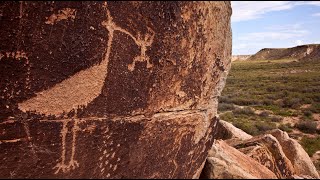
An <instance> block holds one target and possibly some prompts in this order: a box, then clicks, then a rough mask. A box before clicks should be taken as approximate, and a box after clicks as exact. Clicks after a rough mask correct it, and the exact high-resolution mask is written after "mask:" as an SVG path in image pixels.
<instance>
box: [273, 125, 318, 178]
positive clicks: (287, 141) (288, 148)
mask: <svg viewBox="0 0 320 180" xmlns="http://www.w3.org/2000/svg"><path fill="white" fill-rule="evenodd" d="M268 133H270V134H272V135H273V136H274V137H276V138H277V140H278V141H279V143H280V144H281V146H282V149H283V152H284V153H285V154H286V156H287V157H288V158H289V159H290V161H291V162H292V165H293V167H294V169H295V173H296V174H297V175H298V176H302V175H307V176H311V177H313V178H318V179H319V178H320V177H319V174H318V172H317V169H316V167H315V166H314V165H313V163H312V160H311V159H310V157H309V155H308V153H307V152H306V151H305V150H304V149H303V148H302V146H301V145H300V144H299V143H298V142H297V141H296V140H294V139H292V138H290V137H289V135H288V133H286V132H283V131H281V130H279V129H275V130H272V131H270V132H268Z"/></svg>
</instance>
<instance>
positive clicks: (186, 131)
mask: <svg viewBox="0 0 320 180" xmlns="http://www.w3.org/2000/svg"><path fill="white" fill-rule="evenodd" d="M0 12H1V17H0V24H1V29H0V39H1V41H0V77H1V81H0V129H1V133H0V150H1V154H0V158H1V159H2V161H1V162H0V178H197V176H198V175H199V172H200V170H201V166H202V165H203V163H204V161H205V159H206V156H207V152H208V150H209V149H210V148H211V146H212V143H213V138H214V137H213V136H212V134H214V132H215V129H216V126H215V125H216V121H217V120H216V118H215V116H216V109H217V98H218V97H217V96H218V95H219V94H220V92H221V90H222V88H223V86H224V83H225V82H224V80H225V78H226V75H227V74H228V70H229V68H230V60H231V30H230V16H231V5H230V2H222V1H221V2H172V3H166V2H108V3H107V2H79V1H78V2H77V1H74V2H60V1H57V2H3V3H1V7H0Z"/></svg>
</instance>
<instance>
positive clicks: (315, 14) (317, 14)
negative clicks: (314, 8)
mask: <svg viewBox="0 0 320 180" xmlns="http://www.w3.org/2000/svg"><path fill="white" fill-rule="evenodd" d="M312 16H320V13H314V14H312Z"/></svg>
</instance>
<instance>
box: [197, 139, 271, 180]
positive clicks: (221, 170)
mask: <svg viewBox="0 0 320 180" xmlns="http://www.w3.org/2000/svg"><path fill="white" fill-rule="evenodd" d="M200 178H202V179H276V178H277V177H276V175H275V174H274V173H273V172H271V171H270V170H269V169H268V168H266V167H264V166H263V165H261V164H259V163H258V162H256V161H255V160H253V159H252V158H250V157H249V156H247V155H245V154H243V153H241V152H239V151H238V150H237V149H235V148H233V147H231V146H229V145H228V144H227V143H225V142H224V141H222V140H217V141H216V142H215V143H214V144H213V146H212V148H211V150H210V151H209V154H208V158H207V161H206V164H205V166H204V168H203V171H202V173H201V176H200Z"/></svg>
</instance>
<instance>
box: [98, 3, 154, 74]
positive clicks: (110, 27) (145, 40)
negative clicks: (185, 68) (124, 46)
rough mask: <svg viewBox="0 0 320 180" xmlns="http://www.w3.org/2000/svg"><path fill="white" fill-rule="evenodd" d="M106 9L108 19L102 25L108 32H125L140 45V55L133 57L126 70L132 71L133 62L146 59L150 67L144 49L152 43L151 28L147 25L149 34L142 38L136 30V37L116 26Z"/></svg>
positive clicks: (152, 33) (149, 65) (150, 65)
mask: <svg viewBox="0 0 320 180" xmlns="http://www.w3.org/2000/svg"><path fill="white" fill-rule="evenodd" d="M106 5H107V4H106ZM106 10H107V16H108V20H107V21H104V22H102V25H103V26H105V27H106V28H107V29H108V31H109V33H111V34H112V35H113V32H114V31H120V32H122V33H124V34H127V35H129V36H130V37H131V38H132V39H133V40H134V42H135V43H136V45H138V46H139V47H140V55H139V56H136V57H135V58H134V59H133V62H132V64H129V65H128V70H129V71H133V70H134V67H135V63H136V62H138V61H139V62H143V61H146V62H147V68H151V67H152V66H153V65H152V64H151V63H150V58H149V56H147V55H146V51H147V47H149V46H151V44H152V43H153V39H154V35H155V32H154V31H153V30H152V29H151V28H149V27H147V29H148V32H150V34H149V33H147V34H146V35H145V36H144V38H142V37H141V34H140V33H139V32H138V35H137V36H138V37H137V38H136V37H134V36H133V35H132V34H131V33H130V32H128V31H127V30H125V29H122V28H121V27H119V26H117V25H116V24H115V23H114V22H113V21H112V17H111V15H110V12H109V10H108V9H107V8H106ZM112 37H113V36H112Z"/></svg>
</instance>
